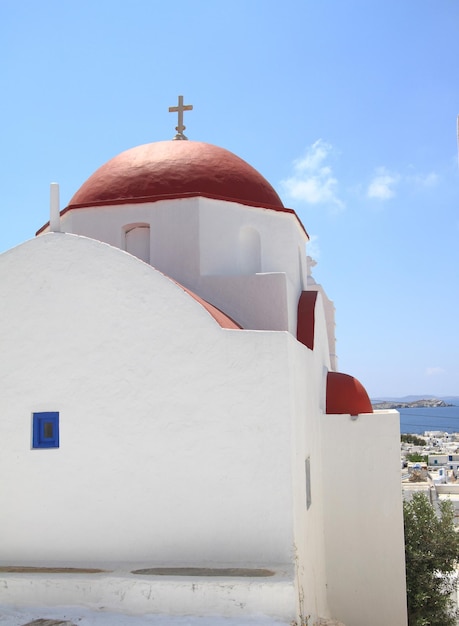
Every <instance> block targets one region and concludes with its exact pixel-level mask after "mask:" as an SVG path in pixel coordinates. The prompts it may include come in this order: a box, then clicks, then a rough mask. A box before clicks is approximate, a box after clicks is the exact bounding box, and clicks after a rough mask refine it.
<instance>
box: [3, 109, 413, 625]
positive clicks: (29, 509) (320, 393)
mask: <svg viewBox="0 0 459 626" xmlns="http://www.w3.org/2000/svg"><path fill="white" fill-rule="evenodd" d="M179 108H180V107H179ZM53 189H54V190H55V189H56V188H55V187H53ZM307 243H308V235H307V232H306V230H305V228H304V226H303V225H302V223H301V221H300V220H299V218H298V217H297V215H296V214H295V212H294V211H293V210H292V209H290V208H286V207H284V205H283V203H282V201H281V200H280V198H279V196H278V195H277V193H276V191H275V190H274V188H273V187H272V186H271V185H270V184H269V183H268V182H267V181H266V180H265V178H263V176H262V175H261V174H260V173H258V172H257V171H256V170H255V169H254V168H252V167H251V166H250V165H249V164H247V163H246V162H245V161H243V160H242V159H240V158H239V157H237V156H236V155H234V154H232V153H231V152H228V151H227V150H225V149H223V148H220V147H216V146H214V145H209V144H205V143H200V142H197V141H188V140H186V138H185V136H184V135H183V125H182V123H181V121H180V119H179V126H178V134H177V136H176V138H175V140H170V141H160V142H157V143H151V144H146V145H142V146H138V147H135V148H133V149H131V150H127V151H126V152H123V153H121V154H119V155H118V156H115V157H114V158H113V159H112V160H110V161H108V162H107V163H106V164H105V165H102V167H100V168H99V169H98V170H97V171H96V172H95V173H94V174H93V175H92V176H91V177H90V178H89V179H88V180H87V181H86V182H84V183H83V185H82V186H81V187H80V189H79V190H78V191H76V193H75V195H74V196H73V198H72V199H71V200H70V202H69V204H68V206H67V207H65V208H64V209H63V210H62V211H61V212H60V213H59V210H58V208H57V203H56V202H55V201H54V202H53V203H52V210H51V217H50V223H48V224H47V225H45V226H43V227H42V228H41V229H40V230H39V231H38V233H37V236H36V237H34V238H33V239H31V240H29V241H26V242H25V243H23V244H21V245H19V246H17V247H15V248H13V249H11V250H8V251H7V252H5V253H3V254H2V255H0V345H1V352H2V359H1V376H0V380H1V394H0V441H1V442H2V445H3V450H2V454H1V455H0V476H1V478H0V510H1V515H0V564H1V565H3V566H17V565H21V564H22V565H27V566H31V567H32V566H37V567H38V566H40V565H61V566H67V567H76V568H87V567H98V568H100V569H102V570H104V572H102V573H99V574H89V573H88V574H78V573H75V574H72V575H68V574H62V575H60V578H58V577H57V576H56V575H53V574H49V575H47V576H46V575H45V574H43V573H41V574H40V573H39V574H36V575H35V577H34V576H33V575H30V576H29V577H28V579H27V584H25V583H24V582H23V580H24V579H23V578H21V576H24V575H23V574H22V575H21V574H17V573H16V574H14V573H0V603H2V602H4V603H8V602H9V603H12V604H14V603H16V604H17V603H21V602H22V603H24V604H27V603H30V604H35V605H36V604H39V603H42V602H45V603H48V604H58V603H62V600H63V599H65V601H66V602H69V603H76V602H82V603H84V604H86V605H88V606H96V607H97V606H101V605H104V606H106V607H112V608H118V609H125V610H126V611H131V612H140V613H142V612H144V613H148V612H151V613H153V612H165V613H167V612H176V613H182V614H193V615H200V614H220V615H252V614H265V615H267V616H271V617H274V618H277V619H279V620H284V621H288V622H290V621H292V620H296V621H297V623H298V624H300V622H301V620H302V623H303V624H304V625H306V624H307V625H308V626H309V625H312V624H314V623H318V621H319V618H328V619H331V618H333V619H335V620H339V621H341V622H343V623H344V624H346V626H388V625H390V626H406V607H405V605H406V600H405V570H404V541H403V516H402V499H401V486H400V458H399V456H400V455H399V422H398V413H397V412H395V411H375V412H373V410H372V407H371V403H370V401H369V398H368V395H367V393H366V391H365V389H364V388H363V386H362V385H361V384H360V383H359V382H358V381H357V380H356V379H354V378H353V377H352V376H349V375H346V374H343V373H340V372H338V371H337V369H336V368H337V362H336V355H335V335H334V333H335V323H334V307H333V304H332V302H331V301H330V300H329V299H328V298H327V296H326V295H325V292H324V290H323V289H322V287H321V286H320V285H317V284H316V283H315V281H314V279H313V278H312V276H311V275H310V268H308V257H307V252H306V248H307ZM337 262H339V260H337ZM126 564H128V565H129V566H127V565H126ZM123 567H124V569H126V568H127V570H129V571H128V573H127V574H126V576H125V578H123V579H121V578H119V579H117V578H116V572H117V571H118V570H119V568H123ZM141 568H143V569H144V570H147V573H146V574H135V573H132V572H135V571H138V570H139V569H141ZM153 568H154V569H153ZM66 576H67V577H66ZM91 576H92V578H91ZM80 577H81V578H80ZM5 581H6V586H5V584H3V587H2V583H4V582H5ZM117 585H118V587H117ZM123 585H124V587H123V590H124V591H123V593H124V595H123V593H121V592H120V591H119V590H120V588H121V587H122V586H123ZM148 590H149V595H148ZM78 593H79V594H80V595H79V596H78ZM72 594H74V595H72Z"/></svg>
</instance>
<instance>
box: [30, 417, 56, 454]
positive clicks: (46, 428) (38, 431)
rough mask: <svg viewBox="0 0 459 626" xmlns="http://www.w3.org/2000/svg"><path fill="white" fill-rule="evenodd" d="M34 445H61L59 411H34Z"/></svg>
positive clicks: (52, 446)
mask: <svg viewBox="0 0 459 626" xmlns="http://www.w3.org/2000/svg"><path fill="white" fill-rule="evenodd" d="M32 447H33V448H58V447H59V413H58V412H57V411H47V412H46V413H33V420H32Z"/></svg>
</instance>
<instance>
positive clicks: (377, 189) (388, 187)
mask: <svg viewBox="0 0 459 626" xmlns="http://www.w3.org/2000/svg"><path fill="white" fill-rule="evenodd" d="M399 180H400V176H399V175H398V174H394V173H391V172H389V171H388V170H387V169H386V168H385V167H378V169H377V170H376V172H375V175H374V177H373V179H372V180H371V182H370V184H369V185H368V189H367V196H368V197H369V198H377V199H379V200H389V199H390V198H393V197H394V196H395V187H396V185H397V184H398V182H399Z"/></svg>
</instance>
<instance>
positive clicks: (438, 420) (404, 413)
mask: <svg viewBox="0 0 459 626" xmlns="http://www.w3.org/2000/svg"><path fill="white" fill-rule="evenodd" d="M397 411H398V412H399V413H400V432H401V433H413V434H417V435H422V434H423V433H424V431H426V430H442V431H443V432H446V433H457V432H459V406H443V407H429V408H425V409H397Z"/></svg>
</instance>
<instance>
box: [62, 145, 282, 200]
mask: <svg viewBox="0 0 459 626" xmlns="http://www.w3.org/2000/svg"><path fill="white" fill-rule="evenodd" d="M193 196H204V197H210V198H216V199H222V200H230V201H232V202H239V203H241V204H246V205H250V206H260V207H266V208H270V209H276V210H280V211H285V210H286V209H285V208H284V206H283V204H282V201H281V199H280V198H279V196H278V195H277V193H276V192H275V190H274V189H273V187H272V186H271V185H270V184H269V183H268V181H267V180H266V179H265V178H263V176H262V175H261V174H260V173H259V172H257V170H255V169H254V168H253V167H252V166H251V165H249V164H248V163H246V162H245V161H243V160H242V159H240V158H239V157H238V156H236V155H235V154H233V153H232V152H229V151H228V150H225V149H224V148H219V147H217V146H213V145H211V144H207V143H201V142H198V141H159V142H157V143H149V144H145V145H142V146H137V147H136V148H132V149H131V150H126V152H122V153H121V154H119V155H118V156H116V157H115V158H113V159H111V160H110V161H108V162H107V163H105V165H102V167H100V168H99V169H98V170H97V171H96V172H95V173H94V174H93V175H92V176H90V178H88V180H87V181H86V182H85V183H84V184H83V185H82V186H81V187H80V189H79V190H78V191H77V192H76V194H75V195H74V196H73V198H72V199H71V200H70V203H69V205H68V207H67V209H65V210H69V209H74V208H75V209H76V208H81V207H89V206H100V205H110V204H126V203H132V202H135V203H138V202H149V201H150V202H151V201H155V200H161V199H170V198H183V197H193Z"/></svg>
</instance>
